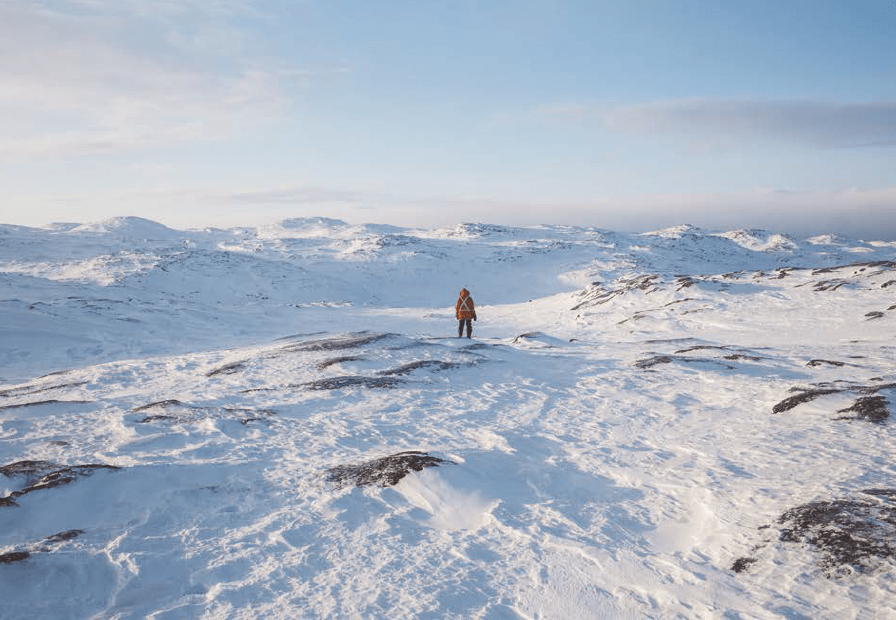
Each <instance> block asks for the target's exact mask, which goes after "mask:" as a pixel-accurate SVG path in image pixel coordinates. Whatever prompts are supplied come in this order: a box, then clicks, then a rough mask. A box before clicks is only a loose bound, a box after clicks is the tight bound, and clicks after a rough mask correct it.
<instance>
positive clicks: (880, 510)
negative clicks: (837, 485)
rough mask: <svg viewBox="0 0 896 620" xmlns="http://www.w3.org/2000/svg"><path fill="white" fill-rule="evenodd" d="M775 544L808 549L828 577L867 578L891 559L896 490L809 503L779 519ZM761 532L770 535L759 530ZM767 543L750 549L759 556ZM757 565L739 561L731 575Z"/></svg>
mask: <svg viewBox="0 0 896 620" xmlns="http://www.w3.org/2000/svg"><path fill="white" fill-rule="evenodd" d="M777 525H778V526H779V530H778V540H779V541H781V542H784V543H798V544H807V545H810V546H811V547H812V548H814V549H815V551H816V552H817V553H818V554H819V559H818V564H819V566H820V567H821V569H822V570H823V571H824V574H825V576H827V577H838V576H843V575H848V574H851V573H853V572H867V571H870V570H873V569H874V568H876V567H877V566H879V565H880V564H881V561H882V560H887V559H890V560H893V559H896V490H894V489H865V490H863V491H860V492H859V493H858V494H856V495H855V496H853V497H849V498H845V499H835V500H820V501H814V502H809V503H807V504H802V505H800V506H796V507H795V508H791V509H789V510H787V511H786V512H784V513H783V514H782V515H781V516H780V517H779V518H778V519H777ZM759 529H760V530H770V529H771V526H769V525H763V526H761V527H760V528H759ZM771 542H772V539H766V540H765V542H763V543H761V544H759V545H757V546H756V547H754V548H753V551H758V550H759V549H761V548H763V547H764V546H766V545H768V544H770V543H771ZM756 561H757V559H756V558H753V557H742V558H738V559H737V560H735V561H734V564H733V565H732V566H731V570H733V571H734V572H738V573H739V572H743V571H744V570H747V569H748V568H749V567H750V565H752V564H753V563H755V562H756Z"/></svg>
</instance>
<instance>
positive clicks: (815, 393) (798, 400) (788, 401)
mask: <svg viewBox="0 0 896 620" xmlns="http://www.w3.org/2000/svg"><path fill="white" fill-rule="evenodd" d="M842 391H843V390H838V389H824V390H805V391H803V392H800V393H799V394H797V395H796V396H791V397H789V398H785V399H784V400H782V401H781V402H780V403H778V404H777V405H775V406H774V407H772V413H784V412H785V411H790V410H791V409H793V408H794V407H796V406H797V405H802V404H803V403H808V402H810V401H813V400H815V399H816V398H818V397H819V396H825V395H826V394H838V393H840V392H842Z"/></svg>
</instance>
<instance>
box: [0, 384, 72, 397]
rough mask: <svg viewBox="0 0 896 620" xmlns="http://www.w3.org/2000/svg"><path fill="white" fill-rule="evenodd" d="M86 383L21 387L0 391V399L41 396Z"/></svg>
mask: <svg viewBox="0 0 896 620" xmlns="http://www.w3.org/2000/svg"><path fill="white" fill-rule="evenodd" d="M87 383H88V382H87V381H76V382H74V383H59V384H57V385H48V386H37V385H23V386H21V387H17V388H10V389H8V390H0V397H3V398H12V397H14V396H27V395H30V394H41V393H43V392H50V391H52V390H61V389H65V388H73V387H80V386H82V385H87Z"/></svg>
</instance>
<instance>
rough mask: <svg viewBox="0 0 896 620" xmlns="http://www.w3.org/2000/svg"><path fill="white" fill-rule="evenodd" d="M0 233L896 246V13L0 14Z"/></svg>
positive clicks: (580, 9)
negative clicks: (324, 230)
mask: <svg viewBox="0 0 896 620" xmlns="http://www.w3.org/2000/svg"><path fill="white" fill-rule="evenodd" d="M0 187H2V188H3V190H4V191H3V194H2V195H0V200H2V203H0V204H2V205H3V206H2V217H0V221H2V222H4V223H14V224H26V225H41V224H45V223H48V222H50V221H88V220H95V219H101V218H104V217H109V216H114V215H140V216H143V217H147V218H151V219H155V220H157V221H161V222H163V223H165V224H168V225H171V226H175V227H188V226H202V225H233V224H257V223H267V222H271V221H274V220H277V219H280V218H283V217H296V216H306V215H307V216H313V215H326V216H330V217H339V218H342V219H346V220H348V221H351V222H365V221H369V222H385V223H392V224H403V225H422V226H434V225H442V224H451V223H457V222H459V221H488V222H497V223H507V224H537V223H562V224H579V225H591V226H599V227H603V228H615V229H622V230H647V229H651V228H659V227H663V226H670V225H676V224H681V223H691V224H694V225H698V226H705V227H708V228H738V227H763V228H773V229H778V230H785V231H792V232H795V233H797V234H808V233H813V232H832V231H833V232H843V233H847V234H853V235H857V236H864V237H870V236H877V237H884V236H886V237H887V238H891V239H892V238H896V0H830V1H827V2H818V1H812V2H809V1H806V2H803V1H799V0H779V1H777V2H766V1H764V0H755V1H751V2H727V1H719V0H716V1H714V2H709V1H705V2H704V1H687V0H683V1H681V2H668V1H660V0H656V1H638V0H634V1H627V2H602V1H600V0H592V1H588V2H574V1H560V0H517V1H513V2H511V1H489V0H478V1H474V0H468V1H465V0H461V1H454V2H443V1H436V0H432V1H429V0H417V1H411V0H406V1H397V0H377V1H375V2H372V1H369V0H368V1H360V0H358V1H340V0H330V1H316V0H304V1H293V2H252V1H251V0H202V1H200V0H158V1H148V0H145V1H139V0H43V1H40V0H28V1H25V0H3V2H0Z"/></svg>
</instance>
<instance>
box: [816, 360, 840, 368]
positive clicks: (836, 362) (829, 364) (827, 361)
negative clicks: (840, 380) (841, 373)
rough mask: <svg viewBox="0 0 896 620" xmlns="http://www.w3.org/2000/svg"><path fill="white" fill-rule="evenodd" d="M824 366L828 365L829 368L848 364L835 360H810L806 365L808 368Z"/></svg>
mask: <svg viewBox="0 0 896 620" xmlns="http://www.w3.org/2000/svg"><path fill="white" fill-rule="evenodd" d="M822 364H827V365H828V366H845V365H846V362H838V361H835V360H809V361H808V362H807V363H806V366H812V367H815V366H821V365H822Z"/></svg>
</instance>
